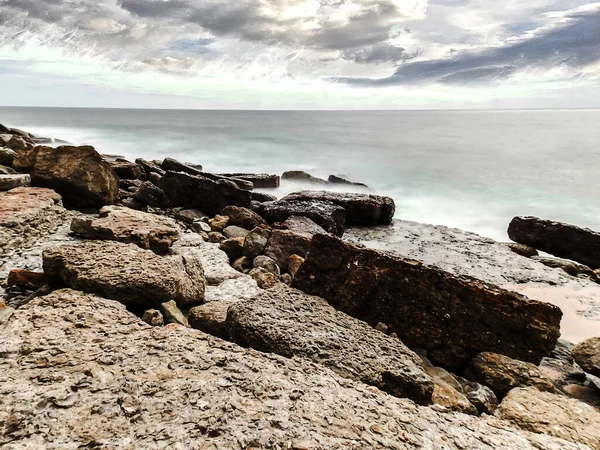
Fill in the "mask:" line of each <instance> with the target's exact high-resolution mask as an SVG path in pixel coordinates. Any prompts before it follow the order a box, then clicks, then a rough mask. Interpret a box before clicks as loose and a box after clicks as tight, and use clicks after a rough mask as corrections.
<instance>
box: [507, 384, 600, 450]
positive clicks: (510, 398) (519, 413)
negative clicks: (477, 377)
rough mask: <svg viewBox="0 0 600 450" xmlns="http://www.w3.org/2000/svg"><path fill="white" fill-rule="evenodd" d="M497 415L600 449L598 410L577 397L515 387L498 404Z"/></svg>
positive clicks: (538, 430) (529, 429)
mask: <svg viewBox="0 0 600 450" xmlns="http://www.w3.org/2000/svg"><path fill="white" fill-rule="evenodd" d="M496 415H497V416H498V417H501V418H502V419H505V420H508V421H510V422H512V423H513V424H514V425H516V426H518V427H520V428H522V429H523V430H527V431H533V432H534V433H544V434H548V435H551V436H556V437H559V438H562V439H566V440H569V441H571V442H578V443H581V444H585V445H588V446H590V447H591V448H593V449H595V450H598V449H600V426H598V424H600V412H598V410H596V409H594V408H593V407H592V406H590V405H586V404H585V403H583V402H580V401H578V400H574V399H570V398H568V397H565V396H561V395H556V394H551V393H549V392H540V391H538V390H537V389H535V388H533V387H528V388H518V389H513V390H512V391H510V393H509V394H508V395H507V396H506V398H505V399H504V400H503V401H502V403H500V406H499V407H498V410H497V411H496Z"/></svg>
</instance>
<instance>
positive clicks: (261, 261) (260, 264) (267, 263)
mask: <svg viewBox="0 0 600 450" xmlns="http://www.w3.org/2000/svg"><path fill="white" fill-rule="evenodd" d="M252 267H254V268H255V269H259V268H260V269H265V270H266V271H267V272H271V273H272V274H274V275H276V276H277V277H279V275H281V271H280V269H279V266H278V265H277V264H276V263H275V261H273V260H272V259H271V258H269V257H268V256H265V255H260V256H257V257H256V258H254V261H253V262H252Z"/></svg>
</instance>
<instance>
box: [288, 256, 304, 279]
mask: <svg viewBox="0 0 600 450" xmlns="http://www.w3.org/2000/svg"><path fill="white" fill-rule="evenodd" d="M302 264H304V258H303V257H302V256H299V255H290V257H289V258H288V263H287V269H288V272H289V273H290V275H291V276H292V278H294V277H295V276H296V273H297V272H298V270H300V267H302Z"/></svg>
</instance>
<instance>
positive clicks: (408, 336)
mask: <svg viewBox="0 0 600 450" xmlns="http://www.w3.org/2000/svg"><path fill="white" fill-rule="evenodd" d="M293 286H294V287H297V288H299V289H302V290H303V291H305V292H307V293H309V294H313V295H318V296H320V297H323V298H325V299H327V300H328V301H329V302H330V303H331V304H332V305H333V306H335V307H336V308H338V309H340V310H342V311H344V312H346V313H348V314H350V315H352V316H354V317H357V318H360V319H362V320H365V321H366V322H368V323H369V324H371V325H373V326H374V325H376V324H377V323H379V322H384V323H386V324H387V325H388V326H389V330H390V332H394V333H396V334H397V335H398V336H399V337H400V339H402V341H403V342H404V343H406V344H407V345H409V346H410V347H413V348H423V349H427V350H428V351H429V352H430V353H429V354H430V356H432V359H434V361H435V362H437V360H438V358H433V355H435V354H436V353H438V354H445V353H446V349H447V350H448V353H450V354H452V355H456V358H455V359H454V360H450V361H444V364H443V365H445V366H448V367H460V366H463V365H464V364H465V363H466V362H467V358H468V357H469V356H471V357H473V356H475V355H476V354H478V353H480V352H484V351H490V352H494V353H500V354H504V355H507V356H511V357H513V358H517V359H521V360H523V361H529V362H533V363H536V364H537V363H539V362H540V360H541V359H542V358H543V357H544V356H548V355H549V354H550V353H551V352H552V350H553V349H554V347H555V346H556V341H557V339H558V337H559V336H560V319H561V317H562V312H561V310H560V308H558V307H557V306H554V305H550V304H547V303H543V302H539V301H535V300H529V299H528V298H527V297H525V296H523V295H520V294H517V293H514V292H510V291H507V290H504V289H501V288H498V287H496V286H493V285H490V284H486V283H483V282H481V281H479V280H477V279H474V278H470V277H457V276H454V275H452V274H450V273H448V272H445V271H443V270H441V269H439V268H437V267H434V266H428V265H425V264H423V263H421V262H419V261H415V260H410V259H407V258H403V257H400V256H396V255H393V254H388V253H384V252H378V251H375V250H370V249H364V248H361V247H358V246H356V245H353V244H347V243H344V242H342V241H341V240H339V239H336V238H335V237H332V236H326V235H316V236H315V237H314V238H313V240H312V243H311V247H310V251H309V253H308V255H307V258H306V260H305V262H304V264H302V267H301V268H300V270H299V271H298V273H297V274H296V276H295V278H294V282H293Z"/></svg>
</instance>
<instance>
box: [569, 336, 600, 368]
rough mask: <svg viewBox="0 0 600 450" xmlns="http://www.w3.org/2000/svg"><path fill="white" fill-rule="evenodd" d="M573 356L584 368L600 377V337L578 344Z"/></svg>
mask: <svg viewBox="0 0 600 450" xmlns="http://www.w3.org/2000/svg"><path fill="white" fill-rule="evenodd" d="M573 358H574V359H575V361H576V362H577V364H579V365H580V366H581V368H582V369H583V370H585V371H586V372H588V373H591V374H592V375H595V376H597V377H600V337H595V338H591V339H587V340H585V341H583V342H580V343H579V344H577V345H576V346H575V348H574V349H573Z"/></svg>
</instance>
